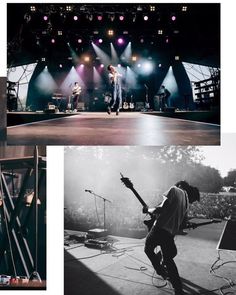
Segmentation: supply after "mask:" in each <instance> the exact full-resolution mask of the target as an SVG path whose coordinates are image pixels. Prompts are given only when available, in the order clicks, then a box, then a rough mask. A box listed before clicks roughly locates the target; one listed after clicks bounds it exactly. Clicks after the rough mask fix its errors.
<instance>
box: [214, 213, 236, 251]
mask: <svg viewBox="0 0 236 295" xmlns="http://www.w3.org/2000/svg"><path fill="white" fill-rule="evenodd" d="M217 249H218V250H230V251H236V207H233V209H232V213H231V216H230V219H229V220H227V222H226V224H225V227H224V229H223V232H222V234H221V237H220V240H219V243H218V246H217Z"/></svg>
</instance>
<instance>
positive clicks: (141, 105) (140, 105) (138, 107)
mask: <svg viewBox="0 0 236 295" xmlns="http://www.w3.org/2000/svg"><path fill="white" fill-rule="evenodd" d="M142 109H144V103H143V102H142V101H137V102H136V103H135V111H141V110H142Z"/></svg>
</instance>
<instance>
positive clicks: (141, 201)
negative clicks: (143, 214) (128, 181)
mask: <svg viewBox="0 0 236 295" xmlns="http://www.w3.org/2000/svg"><path fill="white" fill-rule="evenodd" d="M130 189H131V191H132V192H133V193H134V195H135V197H136V198H137V199H138V200H139V202H140V203H141V204H142V205H143V207H147V204H146V203H145V202H144V200H143V199H142V198H141V197H140V195H139V193H138V192H137V191H136V189H135V188H133V187H131V188H130Z"/></svg>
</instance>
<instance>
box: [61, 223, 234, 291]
mask: <svg viewBox="0 0 236 295" xmlns="http://www.w3.org/2000/svg"><path fill="white" fill-rule="evenodd" d="M223 227H224V222H222V223H220V224H219V223H218V224H210V225H205V226H203V227H199V228H197V229H195V230H191V231H188V234H187V235H181V236H177V237H176V244H177V247H178V255H177V257H176V259H175V261H176V263H177V266H178V269H179V272H180V276H181V278H182V281H183V284H184V290H185V291H186V293H187V294H189V295H190V294H191V295H193V294H205V295H207V294H219V290H218V289H219V288H221V287H223V286H225V288H224V290H223V291H224V292H227V291H228V292H232V293H230V294H235V293H236V287H235V286H232V288H230V287H229V285H228V283H227V281H226V280H224V279H223V278H221V277H224V278H227V279H231V280H235V277H236V268H235V265H234V263H227V264H224V265H222V266H221V267H220V268H218V269H216V270H215V275H219V276H221V277H216V276H214V275H213V274H210V273H209V271H210V269H211V266H212V265H213V263H214V262H215V261H216V260H217V250H216V246H217V242H218V240H219V238H220V234H221V232H222V230H223ZM109 240H110V241H111V240H113V241H114V243H113V247H114V248H116V251H114V252H111V251H106V250H99V249H93V248H87V247H85V246H84V244H82V243H77V244H72V245H70V246H65V257H64V259H65V264H64V267H65V272H64V277H65V284H64V286H65V295H73V294H77V293H78V292H79V294H81V295H90V294H96V295H103V294H109V295H126V294H132V295H143V294H145V295H151V294H159V295H165V294H173V290H172V289H171V286H170V285H169V283H167V284H166V282H165V281H163V280H162V279H160V277H158V276H157V275H156V274H154V270H153V267H152V266H151V264H150V262H149V260H148V258H147V257H146V255H145V254H144V251H143V248H144V239H131V238H123V237H115V236H109ZM221 258H222V260H221V261H220V263H219V264H221V263H223V262H227V261H232V260H234V261H235V252H228V251H222V252H221ZM216 265H217V264H216ZM234 283H235V281H234Z"/></svg>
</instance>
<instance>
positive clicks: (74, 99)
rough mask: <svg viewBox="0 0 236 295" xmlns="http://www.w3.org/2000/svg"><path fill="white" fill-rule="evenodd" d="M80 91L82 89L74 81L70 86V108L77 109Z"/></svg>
mask: <svg viewBox="0 0 236 295" xmlns="http://www.w3.org/2000/svg"><path fill="white" fill-rule="evenodd" d="M81 91H82V88H81V87H80V85H79V83H78V82H75V83H74V86H73V88H72V110H73V111H77V107H78V101H79V95H80V93H81Z"/></svg>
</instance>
